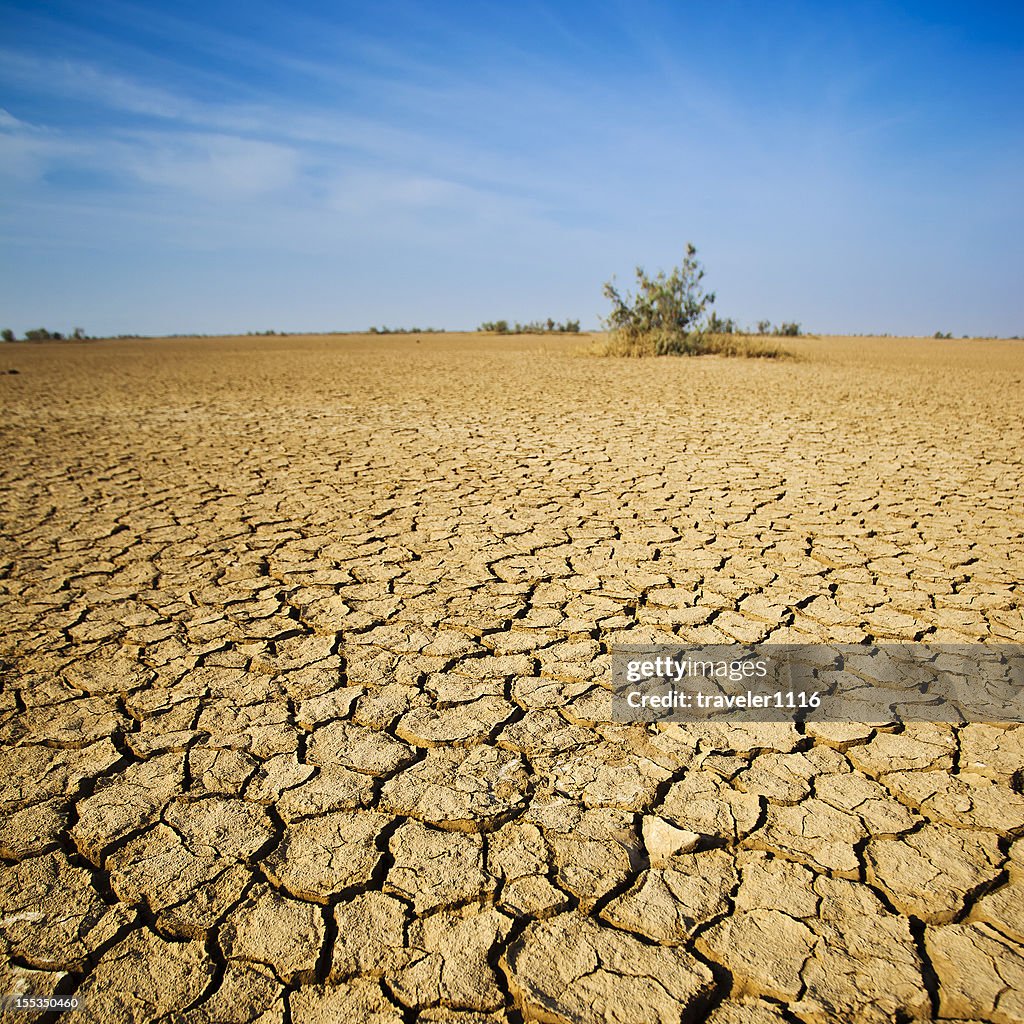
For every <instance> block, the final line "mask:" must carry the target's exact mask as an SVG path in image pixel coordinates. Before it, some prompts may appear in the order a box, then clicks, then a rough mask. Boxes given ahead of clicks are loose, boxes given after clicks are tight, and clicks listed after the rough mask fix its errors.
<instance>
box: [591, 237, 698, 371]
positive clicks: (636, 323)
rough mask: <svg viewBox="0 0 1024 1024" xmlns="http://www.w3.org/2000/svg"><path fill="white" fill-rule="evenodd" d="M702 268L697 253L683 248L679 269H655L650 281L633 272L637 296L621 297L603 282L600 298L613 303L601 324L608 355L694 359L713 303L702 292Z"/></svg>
mask: <svg viewBox="0 0 1024 1024" xmlns="http://www.w3.org/2000/svg"><path fill="white" fill-rule="evenodd" d="M703 280H704V268H703V267H702V266H701V265H700V263H699V262H698V260H697V250H696V248H695V247H694V246H693V245H692V244H691V243H687V245H686V255H685V256H684V257H683V262H682V264H680V266H678V267H675V268H674V269H673V270H672V272H671V273H670V274H666V273H665V272H664V271H659V272H658V274H657V276H656V277H649V276H648V275H647V274H646V273H645V271H644V269H643V268H642V267H637V268H636V282H637V293H636V295H635V296H632V295H630V294H629V293H626V295H625V296H623V295H621V294H620V293H619V291H618V289H617V288H616V287H615V285H614V284H613V283H612V282H611V281H608V282H606V283H605V286H604V295H605V298H607V299H609V300H610V301H611V303H612V311H611V314H610V315H609V316H608V317H607V318H606V320H605V323H606V324H607V325H608V327H609V328H610V329H611V337H610V338H609V342H608V354H609V355H629V356H646V355H659V356H661V355H696V354H698V353H701V352H704V351H706V348H705V336H706V334H707V328H708V324H706V323H705V322H704V320H703V318H704V315H705V313H706V311H707V309H708V307H709V306H711V305H712V304H713V303H714V301H715V296H714V293H713V292H705V291H704V288H703V285H702V284H701V282H702V281H703Z"/></svg>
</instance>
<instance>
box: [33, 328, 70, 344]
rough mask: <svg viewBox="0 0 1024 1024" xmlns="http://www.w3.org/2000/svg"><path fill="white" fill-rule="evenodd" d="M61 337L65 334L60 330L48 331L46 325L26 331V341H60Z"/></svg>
mask: <svg viewBox="0 0 1024 1024" xmlns="http://www.w3.org/2000/svg"><path fill="white" fill-rule="evenodd" d="M61 338H63V335H62V334H61V333H60V331H48V330H47V329H46V328H45V327H37V328H35V329H34V330H31V331H26V332H25V340H26V341H60V340H61Z"/></svg>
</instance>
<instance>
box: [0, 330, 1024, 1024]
mask: <svg viewBox="0 0 1024 1024" xmlns="http://www.w3.org/2000/svg"><path fill="white" fill-rule="evenodd" d="M584 340H585V339H568V340H563V339H553V338H546V339H538V338H515V339H495V338H480V337H472V336H462V337H459V336H431V335H426V336H423V337H422V339H421V340H417V339H416V338H414V337H397V338H395V337H392V338H376V339H373V338H358V337H343V338H287V339H282V338H267V339H263V338H259V339H250V338H236V339H172V340H162V341H121V342H115V341H110V342H98V343H91V344H84V345H40V346H27V345H17V346H6V347H4V348H2V349H0V370H4V371H7V370H10V369H17V370H18V371H19V372H18V373H17V374H13V373H5V374H2V375H0V403H2V407H3V410H4V413H3V419H2V423H0V430H2V432H3V444H2V449H0V450H2V454H3V464H2V469H0V473H2V486H3V492H2V502H3V518H4V525H3V536H2V540H0V564H2V566H3V581H2V590H0V615H2V619H0V621H2V624H3V627H4V629H3V634H2V637H0V656H2V661H3V665H2V667H3V669H4V677H5V678H4V682H3V690H2V694H0V722H2V726H0V728H2V732H3V748H2V751H0V762H2V763H0V801H2V802H0V809H2V814H3V817H2V822H0V837H2V839H0V857H2V863H0V945H2V948H3V949H4V951H5V952H6V954H7V956H6V957H5V958H4V960H5V964H6V966H5V967H4V968H3V971H4V974H5V977H4V979H3V981H2V983H0V991H8V992H14V991H32V992H35V993H37V994H38V993H46V992H55V991H57V992H68V991H72V990H77V993H78V994H79V995H80V996H82V997H85V1001H86V1006H87V1008H86V1009H85V1010H84V1011H80V1012H79V1013H78V1014H77V1015H76V1016H75V1017H73V1018H69V1019H77V1020H83V1021H85V1020H88V1021H96V1022H103V1024H119V1022H127V1021H169V1022H170V1021H173V1022H175V1024H179V1022H185V1024H200V1022H206V1024H213V1022H243V1021H246V1022H248V1021H259V1022H260V1024H271V1022H275V1024H276V1022H286V1021H287V1022H291V1024H313V1022H321V1021H322V1022H327V1021H332V1022H337V1021H340V1022H349V1021H351V1022H359V1024H362V1022H374V1024H391V1022H394V1024H399V1022H408V1021H413V1020H419V1021H451V1022H461V1024H480V1022H484V1021H505V1020H508V1021H518V1020H522V1019H524V1018H525V1019H528V1020H542V1021H571V1022H595V1024H596V1022H602V1021H606V1020H609V1021H616V1022H620V1024H624V1022H633V1021H636V1022H640V1021H645V1022H646V1021H651V1022H665V1024H667V1022H678V1021H680V1020H684V1021H698V1020H710V1021H712V1022H714V1024H767V1022H773V1021H790V1022H792V1021H805V1022H826V1021H879V1022H881V1021H894V1020H907V1019H933V1018H934V1019H944V1020H945V1019H954V1018H959V1019H969V1020H978V1021H999V1022H1006V1021H1020V1020H1022V1019H1024V841H1022V840H1018V839H1017V837H1018V836H1020V835H1021V834H1022V832H1024V796H1021V795H1020V790H1021V788H1022V787H1021V781H1022V776H1021V769H1022V767H1024V729H1022V728H1015V727H1012V726H1010V727H1005V726H999V725H995V726H993V725H982V724H972V725H967V726H965V727H962V728H953V727H951V726H941V725H929V724H915V725H908V726H906V727H905V728H904V729H873V728H871V727H869V726H866V725H857V724H849V725H828V726H826V725H821V726H808V727H806V728H804V727H801V728H799V729H798V728H795V727H794V726H792V725H788V724H781V725H780V724H776V725H770V726H767V725H765V726H746V727H738V726H737V727H732V728H730V727H728V726H724V725H719V726H699V727H698V726H687V727H680V726H671V727H667V728H663V729H660V730H659V729H652V730H651V731H648V730H647V729H646V728H645V727H643V726H639V725H626V726H624V725H616V724H614V723H612V722H611V721H610V713H609V701H608V695H607V691H606V690H605V689H604V686H606V685H607V682H608V661H609V659H608V655H607V651H608V649H609V647H610V645H612V644H614V643H617V642H623V641H630V642H641V641H647V640H656V639H659V638H661V639H666V638H669V637H672V636H675V637H678V638H681V639H683V640H685V641H687V642H718V641H721V642H725V641H730V640H733V639H736V640H741V641H752V640H757V639H762V638H766V637H771V638H772V639H773V640H800V641H807V642H813V641H815V640H819V639H820V640H834V641H850V642H857V641H859V640H862V639H864V638H867V637H870V638H875V639H886V638H889V639H914V638H921V639H927V640H934V641H944V642H952V643H958V642H970V641H987V642H1000V641H1001V642H1021V641H1022V640H1024V616H1022V607H1024V600H1022V591H1021V580H1022V578H1024V417H1022V415H1021V411H1022V409H1024V343H1019V342H996V341H969V342H968V341H932V340H928V341H924V340H919V341H912V340H891V339H798V340H794V341H792V342H791V343H788V344H789V347H790V348H791V349H792V350H793V351H795V352H797V353H799V354H800V357H801V358H800V359H799V360H796V361H789V362H765V361H754V360H725V359H721V358H708V359H698V360H685V359H684V360H664V361H646V362H624V361H617V360H601V359H597V358H593V357H590V358H586V357H580V356H579V355H576V354H574V352H573V349H574V348H575V347H578V346H580V345H581V344H582V343H583V341H584ZM4 1019H5V1020H6V1019H10V1020H20V1021H24V1020H26V1019H30V1016H29V1017H26V1016H25V1015H14V1014H10V1015H8V1016H7V1017H5V1018H4Z"/></svg>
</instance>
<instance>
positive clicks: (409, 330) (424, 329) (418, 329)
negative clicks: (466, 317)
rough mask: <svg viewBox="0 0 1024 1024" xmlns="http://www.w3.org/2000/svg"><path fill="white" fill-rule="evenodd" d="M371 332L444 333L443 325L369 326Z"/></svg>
mask: <svg viewBox="0 0 1024 1024" xmlns="http://www.w3.org/2000/svg"><path fill="white" fill-rule="evenodd" d="M370 333H371V334H444V328H443V327H371V328H370Z"/></svg>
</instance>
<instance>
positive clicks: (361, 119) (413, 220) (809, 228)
mask: <svg viewBox="0 0 1024 1024" xmlns="http://www.w3.org/2000/svg"><path fill="white" fill-rule="evenodd" d="M1022 168H1024V4H1021V3H1019V2H1015V3H1005V4H989V5H984V4H982V5H977V4H968V3H963V4H959V3H957V4H954V3H941V2H921V3H904V4H883V3H875V4H860V3H831V4H830V3H826V2H806V3H786V2H781V3H773V4H764V3H754V2H751V3H729V2H724V3H706V2H700V3H697V2H692V3H691V2H677V3H664V4H644V3H636V2H629V3H625V2H623V3H570V2H565V3H531V2H517V3H508V2H507V0H504V2H501V3H483V2H465V3H454V2H451V3H443V2H438V3H388V2H384V3H377V2H375V3H372V4H371V3H365V2H364V3H360V4H352V3H329V2H323V3H309V2H306V3H290V4H285V3H278V2H275V0H245V2H237V3H216V2H213V3H204V2H194V0H175V2H174V3H170V2H165V3H150V4H135V3H130V2H109V3H108V2H103V0H89V2H81V3H79V2H56V3H48V4H46V5H45V6H44V5H42V4H40V3H39V2H38V0H31V2H19V3H9V2H0V235H2V256H0V260H2V262H0V326H10V327H12V328H14V329H15V330H17V331H18V332H19V333H20V332H21V331H23V330H25V329H26V328H28V327H34V326H40V325H45V326H47V327H49V328H51V329H58V330H67V329H70V328H72V327H74V326H82V327H84V328H85V329H86V330H87V331H88V332H89V333H129V332H135V331H138V332H142V333H155V334H163V333H171V332H175V331H182V332H186V331H196V332H204V333H213V332H219V331H246V330H264V329H268V328H276V329H279V330H329V329H342V330H345V329H362V328H365V327H367V326H369V325H371V324H389V325H393V326H397V325H411V324H413V323H415V324H417V325H419V326H430V325H434V326H439V327H448V328H472V327H475V326H476V325H477V324H478V323H479V322H480V321H481V320H484V319H497V318H501V317H505V318H508V319H521V320H525V319H533V318H543V317H547V316H554V317H556V318H559V319H560V318H563V317H567V316H568V317H573V318H576V317H578V318H581V319H582V320H583V322H584V325H585V326H587V325H594V326H596V325H597V322H598V318H599V317H600V316H602V315H603V314H604V313H606V312H607V303H606V301H605V300H604V299H603V297H602V295H601V285H602V282H604V281H605V280H607V279H608V278H610V277H611V276H612V275H617V276H618V279H619V283H620V285H624V284H628V283H630V281H631V279H632V269H633V267H634V266H636V265H637V264H642V265H643V266H644V267H645V268H647V269H648V270H650V271H654V270H657V269H659V268H668V267H670V266H672V265H674V264H676V263H678V262H679V261H680V259H681V257H682V255H683V251H684V248H685V243H686V242H687V241H688V240H690V241H693V242H694V244H696V246H697V248H698V251H699V256H700V258H701V259H702V260H703V262H704V264H705V266H706V268H707V279H706V280H707V283H708V285H709V286H710V287H711V288H712V289H713V290H715V291H717V293H718V304H717V308H718V311H719V313H720V314H722V315H727V316H733V317H734V318H736V319H738V320H739V321H740V322H741V323H743V324H748V323H753V322H754V321H756V320H758V319H760V318H762V317H764V318H768V319H770V320H773V321H776V322H778V321H780V320H798V321H800V322H801V323H803V324H804V325H805V327H806V328H807V329H809V330H815V331H822V332H843V333H846V332H876V333H882V332H892V333H927V334H931V333H932V332H934V331H935V330H949V331H952V332H954V333H955V334H958V335H959V334H963V333H982V334H1001V335H1006V334H1018V333H1024V298H1022V296H1024V172H1022Z"/></svg>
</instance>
